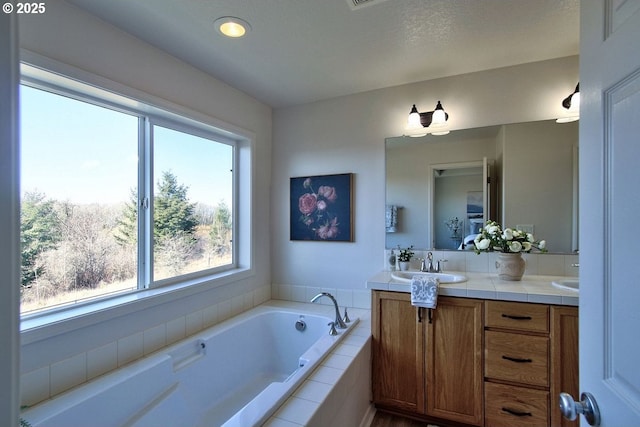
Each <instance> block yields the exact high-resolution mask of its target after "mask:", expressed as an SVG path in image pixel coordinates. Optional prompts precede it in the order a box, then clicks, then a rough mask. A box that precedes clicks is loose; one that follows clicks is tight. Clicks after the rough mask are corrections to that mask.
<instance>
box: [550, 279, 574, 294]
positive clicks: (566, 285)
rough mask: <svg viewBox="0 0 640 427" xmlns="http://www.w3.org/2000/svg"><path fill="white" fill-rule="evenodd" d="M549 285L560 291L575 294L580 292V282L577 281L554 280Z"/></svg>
mask: <svg viewBox="0 0 640 427" xmlns="http://www.w3.org/2000/svg"><path fill="white" fill-rule="evenodd" d="M551 284H552V285H553V286H555V287H556V288H560V289H568V290H570V291H576V292H578V291H579V290H580V281H579V280H578V279H563V280H554V281H553V282H551Z"/></svg>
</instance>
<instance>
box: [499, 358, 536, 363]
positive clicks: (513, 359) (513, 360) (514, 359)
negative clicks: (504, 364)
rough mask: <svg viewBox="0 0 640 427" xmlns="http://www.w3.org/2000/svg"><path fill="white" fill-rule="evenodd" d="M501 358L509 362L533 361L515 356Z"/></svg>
mask: <svg viewBox="0 0 640 427" xmlns="http://www.w3.org/2000/svg"><path fill="white" fill-rule="evenodd" d="M502 358H503V359H504V360H510V361H511V362H516V363H531V362H533V360H531V359H520V358H517V357H509V356H502Z"/></svg>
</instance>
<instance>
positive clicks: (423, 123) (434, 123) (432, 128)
mask: <svg viewBox="0 0 640 427" xmlns="http://www.w3.org/2000/svg"><path fill="white" fill-rule="evenodd" d="M447 120H449V114H447V112H446V111H444V108H442V104H441V103H440V101H438V103H437V104H436V108H435V109H434V110H433V111H427V112H426V113H420V112H418V109H417V108H416V104H413V107H412V108H411V111H410V112H409V118H408V119H407V127H406V128H405V133H404V134H405V136H411V137H418V136H425V135H427V134H429V133H430V134H432V135H446V134H448V133H449V130H448V129H446V125H447Z"/></svg>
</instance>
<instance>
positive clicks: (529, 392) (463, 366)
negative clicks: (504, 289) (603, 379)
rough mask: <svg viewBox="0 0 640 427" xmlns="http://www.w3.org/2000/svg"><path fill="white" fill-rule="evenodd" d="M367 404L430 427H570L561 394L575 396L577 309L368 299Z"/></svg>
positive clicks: (388, 296)
mask: <svg viewBox="0 0 640 427" xmlns="http://www.w3.org/2000/svg"><path fill="white" fill-rule="evenodd" d="M372 308H373V309H372V329H373V372H372V377H373V382H372V390H373V400H374V403H375V404H376V406H378V407H379V408H381V409H386V410H390V411H395V412H399V413H404V414H407V415H411V416H414V417H418V418H421V419H424V420H427V421H433V422H435V423H436V424H438V423H439V424H441V425H447V424H448V422H451V423H453V424H455V425H470V426H487V427H493V426H515V425H517V426H525V427H526V426H536V427H537V426H545V425H552V426H554V427H555V426H562V427H575V426H578V425H579V424H578V421H577V420H576V421H573V422H570V421H568V420H566V419H564V418H562V416H561V415H560V410H559V408H558V404H557V401H558V395H559V393H560V392H561V391H566V392H569V393H571V394H572V395H573V396H578V395H579V393H578V309H577V307H566V306H551V305H547V304H533V303H518V302H506V301H495V300H478V299H470V298H455V297H442V296H441V297H439V298H438V307H437V308H436V309H435V310H432V311H431V313H429V311H428V310H426V309H420V310H418V309H417V308H416V307H413V306H412V305H411V299H410V295H409V294H408V293H401V292H389V291H373V304H372Z"/></svg>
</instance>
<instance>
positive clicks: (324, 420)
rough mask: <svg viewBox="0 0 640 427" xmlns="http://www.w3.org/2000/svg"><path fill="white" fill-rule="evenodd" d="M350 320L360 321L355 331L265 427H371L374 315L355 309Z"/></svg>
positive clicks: (279, 302)
mask: <svg viewBox="0 0 640 427" xmlns="http://www.w3.org/2000/svg"><path fill="white" fill-rule="evenodd" d="M367 292H368V291H367ZM270 304H285V305H286V306H289V305H291V304H295V303H291V302H285V301H271V302H270ZM304 306H305V307H307V306H308V304H305V305H304ZM327 308H328V309H329V311H330V312H331V313H333V306H331V307H326V306H325V307H324V309H323V310H325V311H323V313H327V312H326V309H327ZM321 310H322V309H321ZM349 316H350V317H352V318H356V317H357V318H359V319H360V321H359V323H358V324H357V325H356V327H355V328H354V329H353V330H351V332H350V333H349V335H347V336H346V337H345V338H344V339H343V340H342V341H341V343H340V344H338V346H337V347H336V348H334V349H333V351H332V352H331V353H330V354H329V355H328V356H327V357H326V358H325V359H324V360H323V361H322V362H321V363H320V366H318V367H317V368H316V369H315V371H314V372H313V373H311V375H310V376H309V377H308V378H307V380H306V381H305V382H304V383H303V384H302V385H301V386H300V387H298V389H297V390H296V391H294V393H293V395H292V396H291V397H290V398H289V399H288V400H287V401H286V402H285V403H284V404H283V405H282V406H281V407H280V408H279V409H278V410H277V411H276V412H275V413H274V415H273V416H272V417H271V418H270V419H269V420H268V421H267V422H266V423H265V424H264V426H265V427H284V426H287V427H302V426H305V427H325V426H330V425H333V426H358V425H368V424H366V423H364V424H363V419H364V418H365V417H366V415H367V414H368V413H369V412H370V411H371V409H372V406H371V404H370V401H371V311H370V310H364V309H357V308H353V309H350V311H349Z"/></svg>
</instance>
